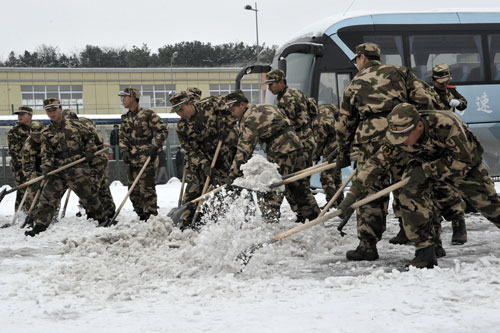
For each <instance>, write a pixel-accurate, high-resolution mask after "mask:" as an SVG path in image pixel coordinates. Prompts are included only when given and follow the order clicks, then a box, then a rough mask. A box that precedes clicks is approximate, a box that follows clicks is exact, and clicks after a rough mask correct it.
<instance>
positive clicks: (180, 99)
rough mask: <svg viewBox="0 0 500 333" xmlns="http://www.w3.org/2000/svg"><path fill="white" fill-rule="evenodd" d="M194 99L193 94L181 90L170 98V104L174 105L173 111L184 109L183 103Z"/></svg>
mask: <svg viewBox="0 0 500 333" xmlns="http://www.w3.org/2000/svg"><path fill="white" fill-rule="evenodd" d="M192 100H194V98H193V96H192V95H190V94H188V93H187V92H186V91H181V92H179V93H177V94H175V95H174V96H172V97H171V98H170V99H169V101H170V105H172V112H180V111H182V105H183V104H184V103H189V102H191V101H192Z"/></svg>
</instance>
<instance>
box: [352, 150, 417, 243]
mask: <svg viewBox="0 0 500 333" xmlns="http://www.w3.org/2000/svg"><path fill="white" fill-rule="evenodd" d="M380 146H381V142H373V143H365V144H363V145H360V146H359V147H357V148H358V149H359V155H358V161H357V167H356V171H355V172H357V170H358V169H359V170H360V169H361V167H362V166H363V165H364V164H365V163H366V162H367V161H368V159H369V158H370V156H372V155H373V154H374V153H375V152H377V150H378V149H379V148H380ZM407 161H408V157H407V155H406V154H402V155H401V157H400V159H399V160H398V161H396V162H395V163H394V164H393V165H392V166H391V168H390V169H389V170H387V172H386V173H385V174H384V175H383V176H382V177H380V178H379V180H378V182H376V183H374V184H373V186H371V187H369V188H368V189H367V192H366V196H369V195H371V194H374V193H377V192H379V191H381V190H383V189H384V188H386V187H388V186H390V185H391V183H395V182H398V181H399V180H401V177H402V174H403V171H404V169H405V168H406V163H407ZM399 193H400V191H394V192H393V197H394V202H393V208H394V214H395V215H396V216H400V215H401V212H400V201H399ZM388 207H389V196H388V195H387V196H384V197H382V198H379V199H377V200H374V201H372V202H369V203H367V204H365V205H363V206H361V207H359V208H357V209H356V218H357V230H358V238H359V239H360V240H361V241H366V242H370V243H375V242H378V241H379V240H380V239H381V238H382V234H383V233H384V232H385V230H386V217H387V213H388Z"/></svg>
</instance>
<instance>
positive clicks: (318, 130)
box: [313, 104, 339, 162]
mask: <svg viewBox="0 0 500 333" xmlns="http://www.w3.org/2000/svg"><path fill="white" fill-rule="evenodd" d="M338 112H339V111H338V109H337V107H336V106H335V105H333V104H325V105H321V106H320V107H319V115H318V117H316V119H315V120H314V121H313V128H314V134H315V135H316V148H315V149H314V154H313V161H315V162H317V161H319V159H320V157H321V156H324V158H326V156H328V154H330V153H331V152H333V151H334V150H335V149H337V141H336V136H335V115H336V114H337V115H338Z"/></svg>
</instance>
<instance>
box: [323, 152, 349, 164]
mask: <svg viewBox="0 0 500 333" xmlns="http://www.w3.org/2000/svg"><path fill="white" fill-rule="evenodd" d="M336 159H337V151H336V150H334V151H332V152H331V153H330V154H328V156H327V157H326V160H327V161H328V163H333V162H335V161H336ZM349 164H350V162H349ZM337 165H338V164H337Z"/></svg>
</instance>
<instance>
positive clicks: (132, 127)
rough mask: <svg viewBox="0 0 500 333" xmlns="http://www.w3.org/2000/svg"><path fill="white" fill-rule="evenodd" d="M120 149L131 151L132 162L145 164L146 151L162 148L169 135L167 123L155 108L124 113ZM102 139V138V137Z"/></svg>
mask: <svg viewBox="0 0 500 333" xmlns="http://www.w3.org/2000/svg"><path fill="white" fill-rule="evenodd" d="M121 118H122V123H121V127H120V143H119V146H120V150H121V151H122V152H125V151H127V152H129V153H130V157H131V164H140V165H142V164H144V163H145V162H146V160H147V158H148V156H147V154H146V152H147V151H148V150H149V149H150V147H151V145H153V147H155V148H157V149H160V147H161V146H162V145H163V142H164V141H165V139H166V138H167V136H168V129H167V125H166V124H165V123H164V122H163V121H162V120H161V118H160V117H159V116H158V115H157V114H156V112H154V111H153V110H149V109H144V108H142V107H140V108H139V109H138V110H135V111H132V110H129V111H128V112H127V113H125V114H124V115H122V117H121ZM101 140H102V139H101Z"/></svg>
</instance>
